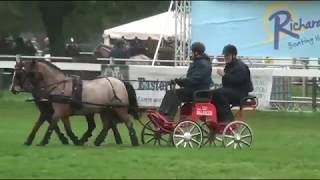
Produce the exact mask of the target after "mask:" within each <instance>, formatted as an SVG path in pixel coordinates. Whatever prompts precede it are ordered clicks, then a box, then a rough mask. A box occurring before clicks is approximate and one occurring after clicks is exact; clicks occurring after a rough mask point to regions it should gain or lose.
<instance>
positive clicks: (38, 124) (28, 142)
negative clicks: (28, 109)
mask: <svg viewBox="0 0 320 180" xmlns="http://www.w3.org/2000/svg"><path fill="white" fill-rule="evenodd" d="M44 121H45V115H44V114H43V113H40V116H39V118H38V120H37V122H36V123H35V124H34V126H33V128H32V131H31V133H30V134H29V136H28V138H27V140H26V141H25V142H24V144H25V145H27V146H29V145H31V144H32V141H33V139H34V137H35V136H36V133H37V132H38V130H39V128H40V127H41V125H42V124H43V122H44Z"/></svg>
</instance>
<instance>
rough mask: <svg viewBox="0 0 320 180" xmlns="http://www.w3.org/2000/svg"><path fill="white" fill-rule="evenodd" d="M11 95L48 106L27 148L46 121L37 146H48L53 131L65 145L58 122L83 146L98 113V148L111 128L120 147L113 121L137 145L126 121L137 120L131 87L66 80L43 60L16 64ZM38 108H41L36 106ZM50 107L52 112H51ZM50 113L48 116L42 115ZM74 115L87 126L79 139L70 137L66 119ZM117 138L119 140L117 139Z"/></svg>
mask: <svg viewBox="0 0 320 180" xmlns="http://www.w3.org/2000/svg"><path fill="white" fill-rule="evenodd" d="M10 89H11V91H12V92H14V93H15V92H19V91H26V92H30V93H32V95H33V97H34V98H35V101H36V104H37V105H38V107H39V109H40V110H41V108H40V106H41V107H45V106H44V105H43V104H45V103H47V104H45V105H46V106H47V109H46V108H45V109H44V110H43V111H42V112H44V113H43V114H44V115H43V116H42V117H41V116H40V118H39V120H38V122H37V123H36V125H35V127H34V129H33V131H32V133H31V134H30V135H29V137H28V139H27V141H26V142H25V144H27V145H30V144H31V143H32V139H33V138H34V136H35V133H36V131H37V129H39V127H40V126H41V124H42V123H43V121H44V119H49V122H50V124H49V127H48V129H47V131H46V133H45V135H44V137H43V139H42V140H41V142H40V144H39V145H43V146H44V145H46V144H48V143H49V139H50V136H51V134H52V132H53V131H54V130H55V131H56V132H57V134H58V136H59V138H60V140H61V141H62V142H63V143H64V144H67V140H66V138H65V137H63V136H62V135H61V133H59V130H57V129H58V128H57V123H58V121H59V120H60V119H61V120H62V121H63V124H64V126H65V129H66V132H67V135H68V136H69V137H70V139H71V140H72V141H73V143H74V144H76V145H81V144H84V143H85V142H87V141H88V138H89V137H90V136H91V135H92V131H93V129H94V127H95V124H94V120H93V115H94V114H95V113H99V114H100V117H101V121H102V124H103V128H102V130H101V132H100V133H99V135H98V136H97V138H96V139H95V142H94V144H95V145H97V146H99V145H100V144H101V143H102V142H103V141H104V139H105V138H106V135H107V132H108V130H109V129H110V128H112V129H113V131H114V133H115V138H116V141H117V143H118V144H121V143H122V141H121V138H120V135H119V132H118V131H117V129H116V126H115V124H116V123H118V122H115V120H118V121H119V122H124V123H125V125H126V127H127V129H128V131H129V136H130V140H131V144H132V145H133V146H137V145H139V142H138V138H137V135H136V131H135V129H134V127H133V123H132V121H131V119H130V118H129V115H132V116H133V117H134V118H135V119H139V116H140V114H139V112H138V104H137V99H136V93H135V90H134V88H133V86H132V85H131V84H130V83H128V82H124V81H121V80H119V79H116V78H112V77H101V78H97V79H94V80H80V79H79V78H76V77H69V76H67V75H66V74H65V73H64V72H63V71H62V70H60V69H59V68H58V67H56V66H55V65H53V64H51V63H50V62H47V61H43V60H32V61H19V60H18V61H17V62H16V65H15V71H14V75H13V79H12V84H11V87H10ZM39 105H40V106H39ZM50 107H52V109H51V110H50ZM45 111H49V112H45ZM73 115H85V116H86V117H87V122H88V131H87V132H86V133H85V134H84V135H83V137H82V138H81V139H80V140H78V138H77V137H76V136H75V135H74V134H73V132H72V129H71V126H70V122H69V117H70V116H73ZM119 138H120V139H119Z"/></svg>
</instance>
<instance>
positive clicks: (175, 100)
mask: <svg viewBox="0 0 320 180" xmlns="http://www.w3.org/2000/svg"><path fill="white" fill-rule="evenodd" d="M193 92H194V91H193V90H190V89H184V88H182V89H176V90H175V92H174V91H172V90H169V91H167V92H166V94H165V95H164V97H163V99H162V102H161V105H160V109H159V112H160V113H161V114H163V115H166V116H168V117H170V118H171V119H174V117H175V115H176V113H177V110H178V107H179V105H180V104H181V103H182V102H190V101H192V94H193Z"/></svg>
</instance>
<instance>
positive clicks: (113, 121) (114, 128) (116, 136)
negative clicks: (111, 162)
mask: <svg viewBox="0 0 320 180" xmlns="http://www.w3.org/2000/svg"><path fill="white" fill-rule="evenodd" d="M108 117H109V120H110V122H109V123H110V126H109V128H111V129H112V131H113V136H114V140H115V141H116V143H117V144H122V139H121V136H120V133H119V130H118V128H117V123H118V122H119V117H118V116H117V114H116V113H115V112H110V113H109V114H108ZM108 130H109V129H108Z"/></svg>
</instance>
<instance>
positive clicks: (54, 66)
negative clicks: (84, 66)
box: [37, 60, 64, 74]
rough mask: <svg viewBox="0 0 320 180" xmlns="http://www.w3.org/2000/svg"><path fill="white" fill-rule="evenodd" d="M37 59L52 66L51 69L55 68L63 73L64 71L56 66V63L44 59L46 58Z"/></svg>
mask: <svg viewBox="0 0 320 180" xmlns="http://www.w3.org/2000/svg"><path fill="white" fill-rule="evenodd" d="M37 61H38V62H42V63H44V64H46V65H48V66H50V67H52V68H53V69H56V70H58V71H60V72H62V73H63V74H64V72H63V71H62V70H61V69H60V68H58V67H57V66H56V65H54V64H53V63H51V62H48V61H46V60H37Z"/></svg>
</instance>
